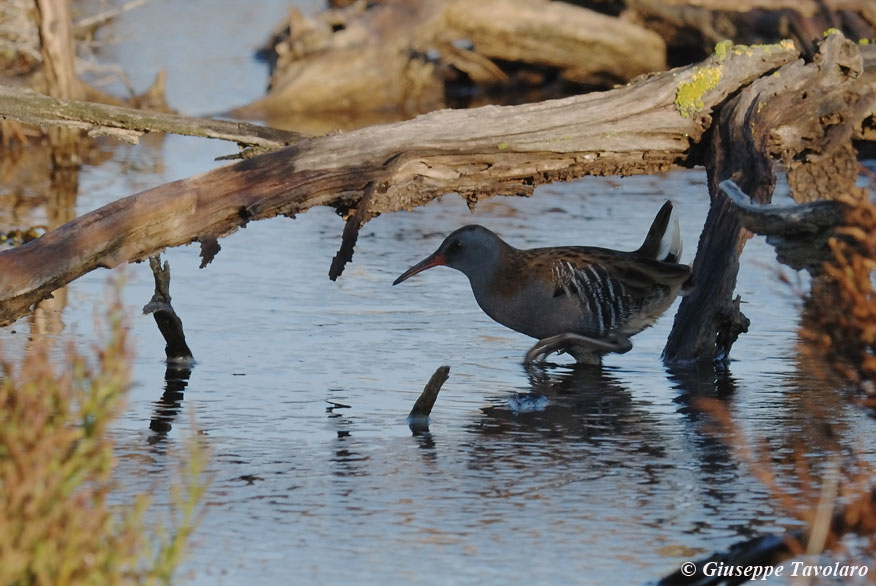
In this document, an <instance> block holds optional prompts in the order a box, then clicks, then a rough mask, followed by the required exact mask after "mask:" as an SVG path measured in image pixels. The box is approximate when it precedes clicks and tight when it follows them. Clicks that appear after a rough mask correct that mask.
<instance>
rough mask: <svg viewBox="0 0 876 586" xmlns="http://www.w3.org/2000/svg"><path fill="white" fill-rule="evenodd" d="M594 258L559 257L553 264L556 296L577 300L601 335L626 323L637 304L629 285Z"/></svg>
mask: <svg viewBox="0 0 876 586" xmlns="http://www.w3.org/2000/svg"><path fill="white" fill-rule="evenodd" d="M594 261H595V259H585V258H568V257H567V258H559V259H557V260H556V262H554V263H553V266H552V267H551V268H552V272H553V275H552V276H553V280H554V284H555V286H556V289H555V291H554V297H561V296H564V295H565V296H568V297H570V298H571V299H575V300H577V301H578V302H579V303H581V305H582V309H585V310H586V312H587V313H589V314H590V315H592V316H594V320H595V323H596V325H597V326H598V327H599V329H600V333H603V334H604V333H607V332H609V331H611V330H612V329H614V328H615V327H616V326H618V325H620V324H622V323H624V322H625V321H626V320H627V319H628V318H629V316H630V313H631V311H632V309H633V306H634V304H635V299H634V297H635V295H634V294H633V293H634V292H633V291H631V288H630V286H628V285H627V284H625V283H624V281H623V280H621V279H618V278H617V277H616V276H614V275H613V274H612V271H611V270H610V267H607V266H606V265H604V264H601V263H599V262H594Z"/></svg>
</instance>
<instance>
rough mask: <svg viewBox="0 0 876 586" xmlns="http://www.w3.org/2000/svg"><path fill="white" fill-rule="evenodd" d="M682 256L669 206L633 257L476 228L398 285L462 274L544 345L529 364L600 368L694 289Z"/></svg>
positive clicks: (509, 322) (492, 310)
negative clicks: (556, 361)
mask: <svg viewBox="0 0 876 586" xmlns="http://www.w3.org/2000/svg"><path fill="white" fill-rule="evenodd" d="M681 249H682V242H681V232H680V230H679V225H678V217H677V214H676V213H675V212H674V209H673V206H672V202H670V201H667V202H666V203H665V204H664V205H663V207H662V208H661V209H660V211H659V212H658V213H657V216H656V218H654V222H653V223H652V225H651V229H650V230H649V231H648V235H647V236H646V237H645V242H644V243H643V244H642V246H640V247H639V248H638V249H637V250H634V251H631V252H623V251H619V250H611V249H607V248H598V247H592V246H558V247H552V248H533V249H529V250H520V249H517V248H514V247H513V246H511V245H510V244H507V243H506V242H505V241H504V240H502V239H501V238H499V236H497V235H496V234H494V233H493V232H491V231H490V230H488V229H487V228H484V227H483V226H479V225H470V226H464V227H462V228H460V229H458V230H456V231H455V232H453V233H452V234H450V236H448V237H447V238H446V239H445V240H444V242H442V243H441V246H439V247H438V250H436V251H435V252H433V253H432V254H430V255H429V256H427V257H426V258H425V259H423V260H422V261H420V262H419V263H417V264H415V265H414V266H412V267H411V268H410V269H408V270H407V271H405V272H404V273H402V274H401V275H400V276H399V277H398V278H397V279H396V280H395V282H394V283H393V285H398V284H399V283H401V282H402V281H405V280H406V279H408V278H410V277H412V276H413V275H416V274H417V273H419V272H421V271H424V270H426V269H429V268H432V267H436V266H448V267H450V268H453V269H456V270H458V271H461V272H462V273H464V274H465V275H466V276H467V277H468V279H469V282H470V283H471V288H472V292H473V293H474V296H475V299H476V300H477V303H478V305H480V307H481V309H483V310H484V312H485V313H486V314H487V315H488V316H490V317H491V318H493V319H494V320H495V321H497V322H499V323H500V324H502V325H504V326H507V327H509V328H511V329H512V330H515V331H518V332H520V333H523V334H526V335H528V336H532V337H533V338H537V339H538V340H539V342H538V343H536V344H535V345H534V346H533V347H532V348H531V349H530V351H529V352H528V353H527V355H526V362H527V363H529V362H534V361H536V360H539V359H541V358H544V357H546V356H547V355H548V354H550V353H552V352H567V353H568V354H570V355H571V356H572V357H573V358H575V360H576V361H577V362H579V363H584V364H600V363H601V361H602V356H603V355H604V354H606V353H608V352H617V353H623V352H627V351H629V350H630V349H631V348H632V343H631V342H630V340H629V338H630V336H633V335H635V334H637V333H639V332H641V331H642V330H644V329H645V328H647V327H650V326H651V325H653V324H654V322H655V321H657V318H658V317H660V315H661V314H663V312H665V311H666V310H667V309H668V308H669V306H670V305H672V302H673V301H674V300H675V298H676V297H677V296H678V295H679V294H683V293H684V292H686V290H687V289H688V288H689V287H690V286H691V282H692V280H691V269H690V267H689V266H687V265H683V264H679V262H678V261H679V260H680V257H681Z"/></svg>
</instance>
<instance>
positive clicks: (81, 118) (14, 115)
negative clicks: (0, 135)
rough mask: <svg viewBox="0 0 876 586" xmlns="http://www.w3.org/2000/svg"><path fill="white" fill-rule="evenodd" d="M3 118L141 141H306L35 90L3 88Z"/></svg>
mask: <svg viewBox="0 0 876 586" xmlns="http://www.w3.org/2000/svg"><path fill="white" fill-rule="evenodd" d="M0 118H2V119H7V120H16V121H18V122H24V123H27V124H36V125H39V126H66V127H71V128H80V129H83V130H86V131H88V132H89V134H92V135H98V134H105V135H110V136H114V137H116V138H119V139H121V140H126V141H127V142H136V140H137V137H139V135H141V134H144V133H147V132H165V133H172V134H183V135H187V136H201V137H204V138H216V139H220V140H229V141H233V142H236V143H238V144H240V145H247V146H257V147H263V148H269V149H276V148H280V147H284V146H287V145H289V144H293V143H295V142H297V141H298V140H300V139H301V135H300V134H297V133H295V132H289V131H285V130H277V129H275V128H269V127H265V126H259V125H257V124H250V123H247V122H237V121H229V120H214V119H210V118H197V117H192V116H180V115H178V114H164V113H160V112H152V111H148V110H137V109H134V108H125V107H121V106H109V105H105V104H98V103H95V102H83V101H78V100H62V99H56V98H52V97H49V96H46V95H44V94H40V93H37V92H34V91H32V90H28V89H24V88H16V87H8V86H2V85H0Z"/></svg>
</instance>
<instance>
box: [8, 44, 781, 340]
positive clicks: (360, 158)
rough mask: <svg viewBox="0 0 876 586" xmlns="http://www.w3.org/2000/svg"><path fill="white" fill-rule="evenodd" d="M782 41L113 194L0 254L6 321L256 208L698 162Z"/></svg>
mask: <svg viewBox="0 0 876 586" xmlns="http://www.w3.org/2000/svg"><path fill="white" fill-rule="evenodd" d="M796 54H797V53H796V51H795V50H794V49H793V48H791V47H788V46H785V45H775V46H765V47H753V48H750V49H746V50H745V51H733V50H727V51H723V52H721V53H720V54H716V55H714V56H713V57H711V58H709V59H708V60H706V61H705V62H704V63H702V64H700V65H698V66H692V67H686V68H681V69H677V70H673V71H669V72H664V73H659V74H655V75H653V76H650V77H647V78H642V79H640V80H638V81H637V82H636V83H633V84H630V85H628V86H626V87H623V88H618V89H615V90H611V91H607V92H602V93H592V94H588V95H584V96H576V97H572V98H566V99H562V100H552V101H547V102H542V103H537V104H527V105H523V106H515V107H497V106H491V107H484V108H477V109H472V110H445V111H439V112H433V113H431V114H428V115H424V116H421V117H419V118H416V119H414V120H411V121H408V122H403V123H398V124H391V125H385V126H376V127H370V128H365V129H362V130H359V131H355V132H350V133H347V134H335V135H331V136H323V137H318V138H311V139H306V140H302V141H301V142H299V143H298V144H296V145H295V146H292V147H288V148H286V149H282V150H278V151H274V152H271V153H268V154H265V155H261V156H259V157H255V158H252V159H248V160H246V161H241V162H239V163H236V164H233V165H228V166H225V167H221V168H219V169H216V170H213V171H210V172H207V173H204V174H202V175H199V176H195V177H190V178H187V179H182V180H179V181H174V182H172V183H168V184H165V185H161V186H158V187H155V188H153V189H150V190H147V191H144V192H142V193H139V194H136V195H133V196H129V197H127V198H124V199H120V200H117V201H115V202H112V203H110V204H108V205H106V206H104V207H102V208H100V209H98V210H95V211H93V212H90V213H88V214H85V215H84V216H81V217H79V218H77V219H75V220H73V221H72V222H70V223H69V224H67V225H66V226H63V227H61V228H59V229H57V230H53V231H51V232H49V233H47V234H45V235H43V236H42V237H41V238H39V239H37V240H34V241H32V242H30V243H28V244H25V245H23V246H21V247H18V248H16V249H14V250H9V251H5V252H3V253H0V274H2V275H3V276H4V278H3V279H2V280H0V322H2V323H8V322H10V321H12V320H14V319H15V318H17V317H18V316H21V315H23V314H25V313H27V312H28V311H29V308H30V307H31V306H32V305H33V303H35V302H36V301H38V300H39V299H41V298H43V297H45V296H46V295H48V294H49V293H50V292H51V291H52V290H54V289H56V288H57V287H60V286H62V285H63V284H65V283H68V282H70V281H72V280H73V279H76V278H77V277H79V276H80V275H82V274H84V273H86V272H88V271H91V270H93V269H95V268H97V267H112V266H115V265H118V264H120V263H124V262H131V261H139V260H143V259H145V258H148V257H149V256H151V255H153V254H155V253H156V252H158V251H160V250H162V249H164V248H167V247H172V246H179V245H181V244H187V243H190V242H192V241H195V240H202V241H203V240H204V239H209V238H218V237H221V236H224V235H227V234H230V233H232V232H234V231H235V230H237V229H238V228H239V227H240V226H243V225H245V224H246V223H247V222H249V221H251V220H259V219H264V218H270V217H273V216H277V215H287V216H294V215H295V214H297V213H300V212H303V211H305V210H307V209H309V208H310V207H313V206H318V205H328V206H333V207H335V208H337V209H339V210H340V211H343V212H345V213H348V212H350V211H352V210H356V208H357V206H358V205H359V203H360V200H361V198H362V196H363V192H364V190H365V189H366V188H367V186H369V185H374V186H376V187H375V189H374V192H373V194H372V195H371V197H370V198H369V201H368V205H367V209H366V210H365V211H364V212H363V213H362V215H361V216H360V217H361V218H362V219H363V221H364V220H367V219H369V218H372V217H374V216H376V215H378V214H381V213H386V212H392V211H397V210H404V209H411V208H413V207H416V206H419V205H423V204H425V203H427V202H429V201H431V200H432V199H434V198H435V197H438V196H441V195H443V194H445V193H448V192H454V191H455V192H457V193H459V194H460V195H462V196H463V197H465V198H467V199H468V200H469V201H470V202H471V203H474V202H476V201H477V200H478V198H480V197H487V196H492V195H495V194H514V195H530V194H531V193H532V191H533V189H534V188H535V186H536V185H538V184H542V183H546V182H551V181H556V180H568V179H572V178H575V177H580V176H583V175H587V174H598V175H608V174H620V175H628V174H634V173H654V172H659V171H666V170H668V169H671V168H672V167H673V166H676V165H691V164H694V163H696V162H698V161H697V160H696V158H691V152H690V148H689V147H690V145H691V144H692V143H696V142H697V141H699V140H700V138H701V137H702V135H703V133H704V131H705V129H706V128H707V127H708V125H709V122H710V120H711V118H710V112H711V109H712V108H714V107H715V106H717V105H718V104H720V103H721V102H722V101H723V100H724V99H725V98H726V97H727V96H728V95H729V94H730V93H732V92H736V91H738V90H739V88H740V87H742V86H744V85H746V84H748V83H750V82H751V81H752V80H755V79H757V78H758V77H760V76H761V75H763V74H764V73H765V72H768V71H771V70H773V69H775V68H776V67H778V66H780V65H782V64H783V63H787V62H789V61H790V60H792V59H794V58H795V56H796Z"/></svg>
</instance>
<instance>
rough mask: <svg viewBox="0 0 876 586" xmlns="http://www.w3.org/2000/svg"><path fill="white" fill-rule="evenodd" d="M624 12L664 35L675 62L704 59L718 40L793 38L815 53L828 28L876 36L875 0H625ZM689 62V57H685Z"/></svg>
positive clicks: (851, 34) (857, 36)
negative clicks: (737, 0)
mask: <svg viewBox="0 0 876 586" xmlns="http://www.w3.org/2000/svg"><path fill="white" fill-rule="evenodd" d="M625 4H626V8H627V10H626V12H625V13H624V16H625V17H627V18H629V19H631V20H633V21H635V22H639V23H641V24H642V25H643V26H646V27H647V28H649V29H650V30H653V31H655V32H657V33H658V34H660V36H661V37H663V39H664V40H665V41H666V44H667V45H668V47H669V52H670V62H671V63H672V62H675V63H676V64H678V63H679V59H681V60H684V59H685V58H691V59H699V58H700V56H701V55H705V54H708V53H709V52H711V50H712V47H713V46H714V45H715V43H718V42H720V41H723V40H724V39H732V40H733V42H734V43H745V44H754V43H773V42H777V41H778V40H780V39H791V40H793V41H794V43H795V44H796V45H797V46H798V47H799V48H801V49H802V50H803V51H804V53H805V54H806V55H812V54H813V53H814V52H815V50H816V43H817V41H819V40H820V39H821V38H822V36H823V33H824V31H826V30H828V29H831V28H833V29H838V30H840V31H842V32H843V33H844V34H845V35H846V36H847V37H849V38H851V39H870V38H873V36H874V35H876V4H874V3H873V2H871V1H870V0H801V1H799V2H797V1H796V0H741V1H739V2H736V1H735V0H669V1H666V0H625ZM682 62H686V61H682Z"/></svg>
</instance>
